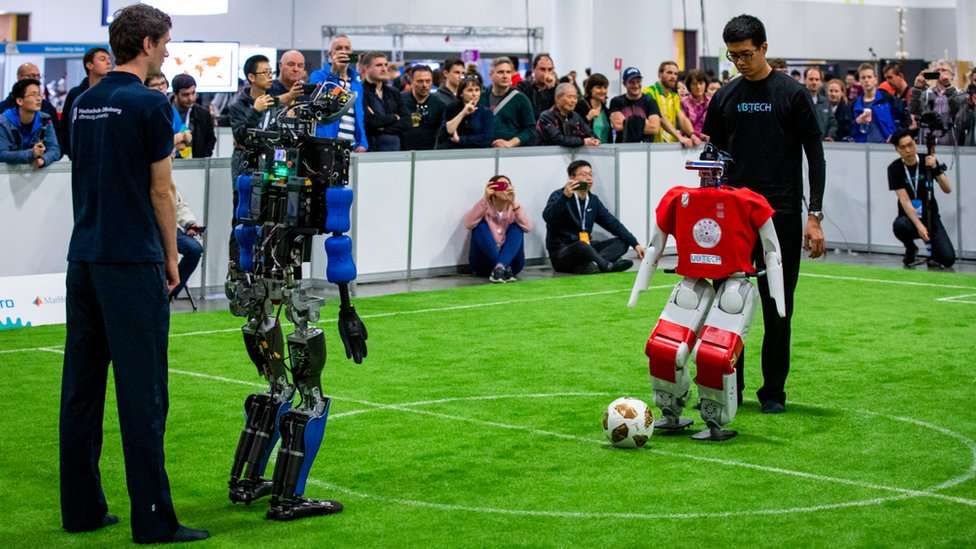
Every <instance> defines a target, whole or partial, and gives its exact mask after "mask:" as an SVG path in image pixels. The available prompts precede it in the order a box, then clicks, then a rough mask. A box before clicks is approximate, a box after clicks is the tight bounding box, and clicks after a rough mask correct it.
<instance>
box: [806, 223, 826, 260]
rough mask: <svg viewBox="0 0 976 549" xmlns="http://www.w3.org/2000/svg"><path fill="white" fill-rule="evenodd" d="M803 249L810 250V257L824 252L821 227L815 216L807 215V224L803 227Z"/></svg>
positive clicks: (818, 255)
mask: <svg viewBox="0 0 976 549" xmlns="http://www.w3.org/2000/svg"><path fill="white" fill-rule="evenodd" d="M803 249H804V250H807V251H809V252H810V257H812V258H817V257H820V256H822V255H824V253H825V252H826V245H825V243H824V234H823V229H821V228H820V221H818V220H817V218H816V217H812V216H811V217H807V226H806V227H805V228H804V229H803Z"/></svg>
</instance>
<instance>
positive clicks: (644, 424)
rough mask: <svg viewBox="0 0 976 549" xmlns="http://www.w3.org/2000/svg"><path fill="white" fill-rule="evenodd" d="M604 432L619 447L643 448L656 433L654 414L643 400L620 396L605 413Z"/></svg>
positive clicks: (611, 442)
mask: <svg viewBox="0 0 976 549" xmlns="http://www.w3.org/2000/svg"><path fill="white" fill-rule="evenodd" d="M603 432H604V434H606V435H607V440H609V441H610V444H612V445H614V446H616V447H617V448H643V447H644V445H645V444H647V441H648V439H650V438H651V434H652V433H654V414H653V413H652V412H651V409H650V407H648V406H647V403H645V402H644V401H643V400H640V399H636V398H631V397H620V398H618V399H617V400H615V401H613V402H611V403H610V406H607V411H606V412H604V414H603Z"/></svg>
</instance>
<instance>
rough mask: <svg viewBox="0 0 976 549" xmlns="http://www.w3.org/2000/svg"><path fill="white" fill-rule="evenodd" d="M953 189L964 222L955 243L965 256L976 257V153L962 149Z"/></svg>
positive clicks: (953, 236) (954, 238)
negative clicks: (957, 175) (957, 174)
mask: <svg viewBox="0 0 976 549" xmlns="http://www.w3.org/2000/svg"><path fill="white" fill-rule="evenodd" d="M952 188H953V192H955V194H956V197H955V198H956V202H957V204H958V205H959V218H960V219H962V220H963V223H961V224H960V229H959V230H958V231H957V232H956V233H955V234H953V235H952V238H953V243H954V244H955V245H956V249H957V250H962V252H963V255H965V256H968V257H976V151H972V150H969V149H965V152H963V149H960V153H959V177H958V178H953V180H952Z"/></svg>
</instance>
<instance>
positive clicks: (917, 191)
mask: <svg viewBox="0 0 976 549" xmlns="http://www.w3.org/2000/svg"><path fill="white" fill-rule="evenodd" d="M891 143H892V144H893V145H894V146H895V150H896V151H898V156H899V157H900V158H899V159H898V160H895V161H894V162H892V163H891V164H890V165H889V166H888V188H889V189H890V190H892V191H895V194H896V195H897V196H898V216H897V217H896V218H895V221H894V223H893V224H892V229H893V230H894V233H895V237H896V238H898V240H900V241H901V242H902V244H904V245H905V256H904V257H903V258H902V262H903V263H904V264H905V266H906V267H911V266H914V265H915V254H916V253H917V252H918V247H917V246H916V245H915V239H916V238H921V239H922V240H924V241H925V242H927V243H929V244H930V245H931V247H932V252H931V254H930V256H929V262H930V264H932V263H935V264H936V265H938V266H939V267H942V268H944V269H945V268H949V267H951V266H952V264H953V263H955V262H956V253H955V251H954V250H953V248H952V242H951V241H950V240H949V235H948V234H947V233H946V230H945V227H944V226H943V225H942V219H941V218H940V217H939V203H938V202H936V200H935V196H934V194H933V191H932V179H934V180H935V182H936V183H938V184H939V187H940V188H941V189H942V192H944V193H946V194H949V193H950V192H951V191H952V188H951V187H950V186H949V178H948V177H947V176H946V174H945V172H946V166H945V164H939V161H938V159H937V158H936V157H935V155H934V154H930V155H924V156H923V155H920V154H918V147H917V146H916V145H915V140H914V139H912V135H911V133H910V132H909V131H908V130H906V129H900V130H898V131H896V132H895V133H894V134H893V135H892V136H891ZM923 162H924V165H923Z"/></svg>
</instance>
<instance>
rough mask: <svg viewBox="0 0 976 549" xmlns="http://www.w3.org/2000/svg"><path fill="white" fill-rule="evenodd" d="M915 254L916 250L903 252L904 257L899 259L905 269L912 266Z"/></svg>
mask: <svg viewBox="0 0 976 549" xmlns="http://www.w3.org/2000/svg"><path fill="white" fill-rule="evenodd" d="M917 252H918V248H914V249H910V250H905V255H904V256H903V257H902V258H901V262H902V264H903V265H905V266H906V267H911V266H912V265H914V264H915V259H916V256H915V254H916V253H917Z"/></svg>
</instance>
